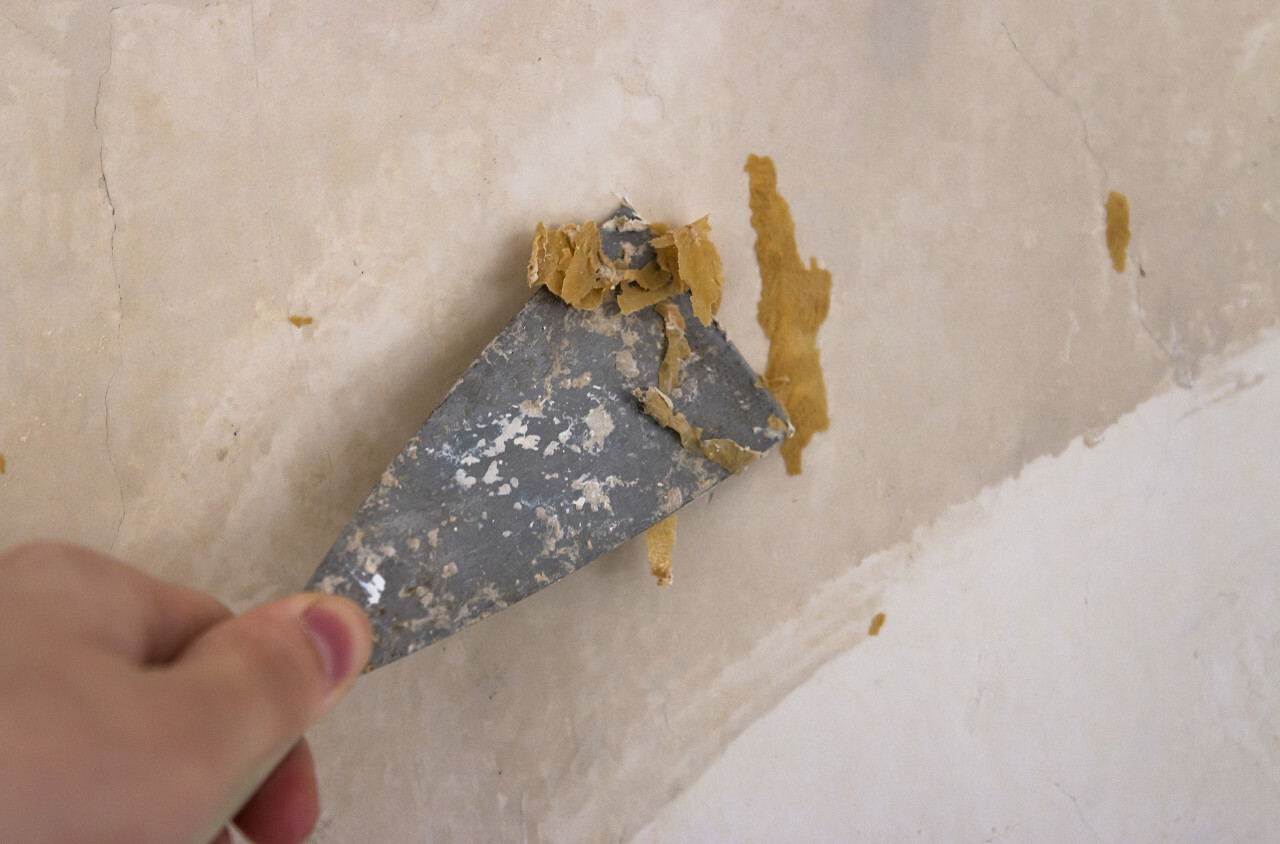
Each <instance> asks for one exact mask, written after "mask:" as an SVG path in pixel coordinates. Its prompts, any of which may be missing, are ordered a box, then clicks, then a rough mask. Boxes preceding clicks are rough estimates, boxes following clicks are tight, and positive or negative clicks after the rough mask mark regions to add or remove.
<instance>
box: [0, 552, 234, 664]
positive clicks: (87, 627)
mask: <svg viewBox="0 0 1280 844" xmlns="http://www.w3.org/2000/svg"><path fill="white" fill-rule="evenodd" d="M0 579H2V580H3V583H4V589H2V590H0V635H3V636H6V637H7V636H13V637H15V638H18V639H28V640H31V641H33V642H36V643H37V647H38V646H39V643H40V642H41V641H42V640H43V639H44V638H64V637H71V638H77V639H80V640H81V641H84V640H88V641H89V642H91V643H92V644H96V645H98V646H101V647H104V648H106V649H108V650H111V651H113V652H115V653H118V654H119V655H121V656H123V657H125V658H126V659H128V660H129V661H131V662H134V663H137V664H140V665H155V664H163V663H166V662H169V661H170V660H172V659H173V658H174V657H176V656H177V655H178V654H179V653H181V652H182V649H183V648H184V647H186V645H187V644H188V643H189V642H191V641H192V640H193V639H195V638H196V637H197V636H199V635H200V634H201V633H203V632H204V631H205V630H207V629H208V628H209V627H211V626H212V625H214V624H217V623H218V622H219V621H222V620H224V619H226V618H229V617H230V616H231V611H230V610H228V609H227V608H226V607H225V606H223V604H222V603H221V602H220V601H218V600H217V599H216V598H214V597H212V596H211V595H207V594H205V593H204V592H200V591H198V590H196V589H190V588H188V587H185V586H179V585H177V584H173V583H166V582H165V581H162V580H157V579H156V578H154V577H151V576H150V575H147V574H144V573H143V572H140V571H138V570H137V569H135V568H132V567H131V566H128V565H125V564H124V563H122V562H120V561H119V560H115V559H112V558H111V557H108V556H106V555H105V554H99V553H97V552H96V551H91V550H89V549H87V548H81V547H78V546H75V545H67V544H64V543H54V542H42V543H37V544H33V545H25V546H21V547H19V548H16V549H14V550H12V551H9V552H7V553H5V554H0ZM33 619H34V620H36V624H37V625H39V627H40V628H42V629H38V630H36V631H33V630H32V629H31V627H32V620H33ZM13 625H21V626H22V627H23V629H21V630H12V629H7V628H9V627H10V626H13Z"/></svg>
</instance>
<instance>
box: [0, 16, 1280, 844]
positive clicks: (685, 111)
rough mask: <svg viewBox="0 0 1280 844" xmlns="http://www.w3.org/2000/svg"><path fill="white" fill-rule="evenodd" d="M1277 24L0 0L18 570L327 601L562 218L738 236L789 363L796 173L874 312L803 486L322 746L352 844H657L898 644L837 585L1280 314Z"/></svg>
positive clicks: (439, 671)
mask: <svg viewBox="0 0 1280 844" xmlns="http://www.w3.org/2000/svg"><path fill="white" fill-rule="evenodd" d="M1278 22H1280V17H1277V12H1276V9H1275V6H1274V4H1272V3H1267V2H1261V0H1246V1H1245V2H1238V3H1233V4H1230V8H1226V9H1224V8H1221V7H1218V6H1213V5H1209V4H1203V3H1194V2H1184V1H1183V0H1177V2H1166V3H1158V4H1137V3H1131V4H1120V5H1117V4H1114V3H1104V2H1100V0H1090V2H1083V3H1076V4H1066V5H1063V4H1059V5H1058V6H1056V7H1049V6H1046V5H1045V4H1034V3H1021V4H1020V3H1016V2H996V3H978V2H971V0H965V2H959V3H944V2H935V1H933V0H911V2H894V0H854V2H841V0H829V2H820V0H813V2H805V3H796V4H779V3H753V4H746V3H729V2H708V3H702V4H695V5H692V6H691V5H689V4H677V3H669V2H654V3H643V4H639V3H634V4H617V3H611V2H598V3H594V4H587V3H569V2H553V1H552V0H539V2H528V3H499V2H476V3H461V2H452V0H436V1H435V2H418V0H412V1H411V0H399V1H398V2H384V3H377V4H352V3H341V2H332V0H312V2H300V1H297V0H288V1H287V2H281V1H280V0H276V2H269V0H248V2H245V1H243V0H240V1H238V2H237V1H234V0H232V1H229V2H223V3H203V2H180V1H179V0H172V2H129V1H128V0H113V2H109V3H108V2H97V0H85V2H60V3H48V2H37V0H0V80H3V85H0V127H3V128H2V129H0V168H2V170H0V173H2V176H0V232H3V234H0V267H2V268H3V269H2V270H0V348H2V349H3V353H2V354H0V453H2V454H4V456H5V458H6V473H5V474H4V475H3V476H0V541H2V542H3V543H5V544H8V543H11V542H17V541H20V540H23V539H28V538H33V537H37V536H56V537H60V538H64V539H70V540H75V541H78V542H82V543H85V544H87V545H90V546H93V547H95V548H99V549H103V550H107V549H110V550H111V551H113V552H114V553H116V554H117V555H119V556H121V557H123V558H125V559H128V560H130V561H132V562H134V563H136V564H137V565H139V566H141V567H143V568H145V569H147V570H148V571H151V572H153V573H156V574H158V575H160V576H163V577H166V578H170V579H173V580H177V581H181V582H184V583H187V584H190V585H194V586H197V587H200V588H203V589H206V590H209V591H211V592H213V593H214V594H216V595H218V596H219V597H220V598H222V599H223V600H224V601H226V602H228V603H229V604H230V605H231V606H233V607H235V608H238V609H239V608H244V607H247V606H250V605H251V604H253V603H256V602H258V601H262V600H266V599H269V598H272V597H277V596H280V595H283V594H287V593H288V592H290V591H292V590H294V589H296V588H298V587H299V586H300V585H301V584H302V583H303V582H304V581H305V579H306V577H307V575H308V574H309V573H310V572H311V570H312V569H313V568H314V566H315V565H316V563H317V562H318V561H319V559H320V558H321V556H323V554H324V552H325V550H327V548H328V546H329V544H330V543H331V542H332V541H333V539H334V537H336V536H337V534H338V532H339V531H340V530H341V528H342V526H343V525H344V524H345V523H346V520H347V519H348V518H349V517H350V515H351V514H352V513H353V512H354V511H355V509H356V507H357V506H358V505H359V504H360V502H361V501H362V500H363V499H364V497H365V495H366V493H367V492H368V490H369V489H370V487H371V486H372V485H373V483H374V482H375V481H376V480H377V478H378V477H379V475H380V474H381V472H382V470H383V469H384V468H385V466H386V465H387V464H388V463H389V461H390V460H391V459H392V457H394V455H395V454H396V453H397V452H398V451H399V449H400V447H401V445H403V443H404V442H405V440H406V439H407V438H408V437H409V435H410V434H411V433H412V432H413V430H414V429H415V428H416V427H417V425H418V424H419V423H420V422H421V420H422V419H423V418H424V417H425V416H426V415H427V413H428V412H429V411H430V410H431V408H432V407H434V406H435V404H436V403H437V402H438V401H439V400H440V399H441V398H442V396H443V395H444V393H445V391H446V390H447V389H448V387H449V386H450V385H451V384H452V383H453V380H454V379H455V378H456V377H457V375H458V374H459V373H460V372H461V371H462V370H463V369H464V368H465V366H466V364H467V363H468V362H469V361H470V360H471V359H472V358H473V357H474V356H475V355H476V353H477V352H478V351H479V350H480V349H481V348H483V346H484V345H485V343H486V342H487V341H488V340H489V339H490V338H491V337H492V336H493V335H494V334H495V333H496V332H497V331H498V329H499V328H500V327H501V326H502V325H503V324H504V323H505V322H506V320H507V319H508V318H509V317H510V316H511V315H512V314H514V313H515V312H516V311H517V310H518V309H519V307H520V305H521V303H522V302H523V301H524V299H525V297H527V295H528V293H527V291H526V290H525V288H524V286H523V273H524V264H525V260H526V258H527V245H528V241H529V237H530V235H531V233H532V229H533V226H534V224H535V223H536V222H537V221H538V220H547V221H549V222H561V221H567V220H580V219H586V218H592V217H600V216H602V215H604V214H606V213H608V212H609V211H611V210H612V208H613V207H615V206H616V204H617V198H618V196H620V195H625V196H627V197H629V198H630V199H631V201H633V202H634V203H635V204H636V205H637V207H639V208H640V209H641V210H642V211H643V212H644V213H645V214H646V216H648V217H649V218H651V219H658V220H662V219H665V220H670V221H672V222H676V223H682V222H687V221H689V220H692V219H694V218H696V217H699V216H701V215H702V214H704V213H710V215H711V223H712V226H713V227H714V234H715V237H716V240H717V243H718V244H719V246H720V250H721V254H722V255H723V257H724V262H725V275H726V277H727V279H728V282H727V284H726V289H725V301H724V306H723V308H722V311H721V320H722V322H723V324H724V326H725V327H726V330H727V331H728V332H729V334H730V336H731V337H732V338H733V339H734V340H735V342H736V343H737V344H738V345H739V347H740V348H741V349H742V350H743V352H744V354H745V355H746V356H747V358H748V360H750V361H751V362H752V363H753V364H755V365H756V366H757V367H762V366H763V362H764V359H765V343H764V339H763V336H762V334H761V332H760V329H759V328H758V326H757V325H756V323H755V304H756V299H757V296H758V291H759V277H758V274H757V271H756V266H755V260H754V255H753V253H752V243H753V241H754V235H753V232H752V231H751V228H750V225H749V211H748V208H747V184H746V176H745V174H744V173H743V172H742V166H743V163H744V162H745V160H746V158H747V155H748V154H749V153H757V154H765V155H770V156H772V157H773V159H774V160H775V162H776V163H777V167H778V174H779V187H780V190H781V192H782V194H783V195H784V196H786V197H787V199H788V200H789V201H790V203H791V206H792V212H793V215H794V217H795V221H796V227H797V235H798V240H799V247H800V249H801V252H802V254H803V255H805V256H808V255H815V256H818V258H819V260H820V262H821V264H822V265H823V266H824V267H826V268H827V269H829V270H830V271H831V273H832V276H833V278H834V285H835V289H834V293H833V298H832V307H831V316H830V318H829V320H828V322H827V323H826V325H825V326H824V328H823V330H822V332H821V334H820V335H819V343H820V347H821V349H822V354H823V360H824V364H825V368H826V381H827V385H828V390H829V393H830V402H831V416H832V428H831V430H830V431H829V432H828V433H826V434H822V435H819V436H818V437H817V438H816V439H815V441H814V443H813V445H812V446H811V447H810V448H809V450H808V452H807V453H806V458H805V463H806V467H807V471H806V474H805V475H803V476H802V477H800V478H788V477H786V476H785V475H784V473H783V469H782V465H781V461H780V460H779V459H777V457H776V456H774V457H771V458H770V459H769V460H768V461H766V462H764V463H763V464H761V465H758V466H755V467H753V468H752V470H751V471H750V472H748V473H747V474H745V475H744V476H742V477H741V478H737V479H734V480H733V481H732V482H731V483H728V484H726V485H724V486H723V487H721V488H720V489H719V490H717V492H716V494H715V496H714V498H713V499H711V500H705V501H700V502H698V503H696V504H695V505H693V506H691V507H690V508H688V509H687V510H686V511H684V513H682V515H681V520H680V525H681V533H680V537H679V542H678V545H677V549H676V554H677V560H676V585H675V587H674V588H672V589H671V590H658V589H657V588H655V587H654V586H653V584H652V581H651V579H650V578H649V576H648V573H647V566H646V562H645V559H644V549H643V547H642V545H641V544H640V543H632V544H630V545H627V546H625V547H623V548H621V549H619V550H618V551H617V552H615V553H613V554H611V555H609V556H607V557H605V558H603V559H601V560H599V561H598V562H596V563H594V564H592V565H591V566H589V567H587V568H586V569H584V570H583V571H581V572H579V573H578V574H576V575H574V576H572V577H570V578H568V579H567V580H565V581H563V582H562V583H559V584H557V585H556V586H554V587H552V588H550V589H548V590H545V591H544V592H542V593H540V594H538V595H537V596H535V597H533V598H531V599H529V600H527V601H525V602H523V603H521V604H519V605H517V606H515V607H513V608H512V609H509V610H507V611H505V612H503V613H501V614H499V615H498V616H496V617H494V618H493V619H491V620H489V621H486V622H485V623H483V624H481V625H478V626H476V627H472V628H469V629H468V630H466V631H463V632H462V633H461V634H459V635H457V636H455V637H453V638H452V639H450V640H448V641H446V642H445V643H443V644H441V645H439V646H437V647H435V648H432V649H430V650H428V651H425V652H423V653H421V654H418V655H416V656H415V657H414V658H412V659H406V660H402V661H401V662H398V663H396V664H394V665H392V666H390V667H388V668H386V669H383V670H381V671H378V672H376V673H375V674H372V675H370V676H369V677H368V678H366V679H365V680H363V681H362V682H361V684H360V687H359V688H358V689H357V690H356V691H355V692H354V693H353V694H352V695H351V696H350V698H349V699H348V700H347V701H346V702H345V703H344V704H343V706H342V707H341V708H340V710H339V711H338V712H336V713H335V715H334V716H333V717H332V718H331V719H330V720H329V721H327V722H326V723H325V724H323V725H322V726H320V727H319V728H318V729H317V730H316V731H315V732H314V734H313V742H314V744H315V747H316V750H317V754H318V755H319V756H320V758H321V763H320V764H321V766H322V773H321V778H322V786H323V788H324V792H325V797H326V817H325V819H324V821H323V823H322V829H321V831H320V832H319V833H318V834H317V839H318V840H321V841H350V840H394V841H399V840H418V839H422V838H432V837H435V838H445V837H464V834H465V836H466V837H479V838H486V839H489V840H523V839H529V840H539V839H546V840H582V839H590V840H603V839H616V838H625V837H627V836H629V835H632V834H634V833H635V832H636V831H638V830H639V829H640V828H641V827H643V825H644V824H645V823H647V822H648V821H650V820H651V819H652V818H653V817H654V816H655V814H656V813H658V812H659V810H660V809H661V807H662V806H663V805H664V804H665V803H666V802H667V801H668V800H669V798H671V797H672V796H673V795H676V794H678V793H679V792H680V791H681V790H682V789H684V788H686V787H687V786H689V784H690V783H692V782H693V781H694V780H695V778H696V777H697V776H698V775H699V774H700V773H701V772H702V771H704V770H705V769H706V768H707V766H708V765H710V764H712V763H713V762H714V760H715V759H716V758H717V757H718V756H719V755H720V754H721V752H722V751H723V750H724V748H725V747H726V746H727V745H728V744H729V743H730V742H731V741H732V740H733V739H734V737H735V736H737V735H738V734H740V733H741V732H742V731H743V730H744V729H745V728H747V727H748V726H749V725H750V724H751V723H752V722H753V721H755V720H756V719H757V718H758V717H759V716H761V715H762V714H763V713H765V712H767V711H768V710H770V709H771V708H772V707H773V706H774V705H775V704H776V703H777V702H778V701H779V700H781V699H782V698H783V696H785V695H786V694H787V693H788V692H790V691H791V690H792V689H794V688H796V687H797V685H799V684H801V683H803V682H804V681H805V680H806V679H807V678H809V677H810V676H811V675H812V674H813V672H814V671H815V670H817V668H818V667H819V666H821V665H822V664H824V663H826V662H827V661H829V660H831V659H832V658H834V657H837V656H838V655H840V654H842V653H844V652H845V651H847V650H848V649H849V648H851V647H853V646H855V645H858V646H859V647H861V645H859V644H858V643H859V642H862V641H863V640H864V639H865V634H866V629H867V620H868V619H869V617H870V616H871V615H872V614H873V613H874V612H875V611H876V610H877V606H878V603H879V601H880V600H881V598H882V597H883V595H884V593H885V590H887V589H889V588H891V587H892V586H893V584H895V583H896V582H898V581H899V579H901V578H903V577H906V576H907V574H906V571H907V568H908V567H906V566H905V565H904V566H893V565H886V566H881V567H880V571H881V576H880V577H877V578H874V579H865V580H863V581H860V584H861V585H860V586H859V588H858V589H857V590H853V591H851V592H849V593H848V595H847V596H846V598H845V599H844V600H842V601H841V602H839V604H838V605H836V606H833V608H832V609H831V611H830V612H829V613H826V614H825V615H823V617H822V619H821V620H820V621H816V620H814V617H813V614H812V613H809V612H808V611H807V610H806V609H805V608H806V607H810V606H812V602H813V601H815V600H817V599H818V596H820V595H822V594H825V593H824V589H827V588H829V587H830V585H831V584H832V583H835V582H843V581H842V580H841V579H842V578H847V577H848V576H849V575H850V573H851V572H852V571H854V570H855V569H857V567H858V566H859V564H860V562H861V561H862V560H864V559H865V558H867V557H869V556H870V555H873V554H875V553H876V552H879V551H883V550H884V549H887V548H891V547H893V546H895V545H897V544H898V543H900V542H902V541H904V540H907V539H909V538H910V537H911V536H912V535H913V533H914V532H915V531H917V530H918V529H921V528H925V527H927V526H928V525H930V524H931V523H933V522H934V521H935V520H937V519H938V518H940V517H942V516H943V515H944V514H946V513H948V512H951V511H952V508H955V507H957V506H962V505H964V504H965V502H970V501H972V500H974V499H975V498H976V497H977V496H979V495H980V494H981V493H982V491H983V490H984V489H986V488H988V487H990V486H992V485H995V484H999V483H1001V482H1003V481H1005V480H1006V479H1009V478H1011V477H1015V476H1017V475H1018V474H1019V473H1020V471H1021V470H1022V468H1023V467H1024V466H1025V465H1026V464H1028V463H1029V462H1030V461H1033V460H1036V459H1037V458H1045V457H1049V458H1052V457H1054V456H1056V455H1059V454H1061V453H1062V452H1063V450H1064V449H1067V448H1068V446H1069V444H1071V443H1072V442H1073V440H1077V439H1079V438H1081V437H1084V438H1085V439H1086V440H1087V441H1088V442H1094V441H1096V440H1097V438H1098V437H1100V436H1105V431H1106V429H1107V427H1108V426H1109V425H1111V424H1112V423H1114V422H1115V421H1116V420H1117V419H1119V418H1120V417H1121V416H1122V415H1124V414H1126V413H1128V412H1129V411H1131V410H1132V409H1133V408H1135V407H1137V406H1138V405H1139V404H1140V403H1141V402H1143V401H1144V400H1146V399H1148V398H1149V397H1151V396H1153V395H1156V394H1157V393H1161V392H1163V391H1166V390H1170V389H1178V388H1179V387H1181V388H1187V387H1195V386H1196V385H1197V379H1198V378H1201V377H1202V368H1203V362H1204V360H1205V358H1206V355H1211V356H1228V357H1229V356H1231V355H1233V354H1238V353H1240V352H1242V351H1244V350H1247V349H1248V348H1249V347H1250V346H1251V345H1252V344H1254V343H1255V342H1256V341H1257V338H1258V336H1259V332H1260V331H1262V330H1263V329H1265V328H1267V327H1268V326H1270V325H1272V324H1274V323H1275V322H1276V318H1277V315H1278V310H1280V302H1278V301H1277V283H1278V279H1280V273H1278V267H1280V237H1277V234H1280V226H1278V221H1277V213H1280V171H1278V170H1277V168H1276V165H1275V162H1276V160H1277V158H1278V157H1280V128H1278V127H1277V124H1276V121H1277V119H1280V87H1278V86H1277V85H1276V80H1277V79H1280V49H1278V46H1277V41H1278V40H1280V25H1278ZM1111 190H1116V191H1120V192H1122V193H1124V194H1126V195H1127V196H1128V197H1129V200H1130V205H1131V208H1132V228H1133V240H1132V243H1131V245H1130V250H1129V258H1130V260H1129V264H1128V268H1127V271H1126V272H1125V273H1124V274H1117V273H1116V272H1115V271H1114V270H1113V269H1112V266H1111V262H1110V259H1109V256H1108V254H1107V249H1106V242H1105V238H1104V227H1105V220H1104V217H1103V202H1104V200H1105V199H1106V196H1107V193H1108V192H1109V191H1111ZM290 315H306V316H310V317H312V318H313V320H314V322H313V323H312V324H311V325H308V326H306V327H304V328H301V329H299V328H297V327H295V326H294V325H292V324H290V322H289V321H288V317H289V316H290ZM1119 465H1120V464H1117V466H1118V468H1117V469H1116V471H1117V473H1120V474H1122V473H1123V472H1124V471H1127V470H1124V469H1122V468H1119ZM1272 559H1273V560H1274V558H1272ZM1039 562H1040V564H1041V565H1043V566H1045V567H1052V566H1055V565H1060V564H1061V560H1060V559H1059V558H1057V557H1046V558H1045V559H1043V560H1041V561H1039ZM1031 570H1032V571H1033V572H1034V571H1035V567H1034V566H1032V567H1031ZM1154 588H1163V587H1159V586H1157V587H1154ZM1186 599H1187V600H1189V601H1194V600H1196V597H1195V596H1188V597H1187V598H1186ZM890 623H892V619H891V621H890ZM1117 623H1119V622H1117ZM934 644H935V645H936V646H937V647H944V645H945V643H934ZM1069 645H1070V643H1069V642H1068V646H1069ZM922 646H923V645H922ZM1270 648H1271V649H1270V651H1269V652H1268V653H1269V655H1268V657H1267V658H1269V659H1270V660H1272V661H1274V660H1275V658H1276V657H1275V644H1274V642H1272V643H1271V645H1270ZM1188 740H1190V739H1188ZM1271 758H1272V759H1273V760H1274V756H1273V757H1271Z"/></svg>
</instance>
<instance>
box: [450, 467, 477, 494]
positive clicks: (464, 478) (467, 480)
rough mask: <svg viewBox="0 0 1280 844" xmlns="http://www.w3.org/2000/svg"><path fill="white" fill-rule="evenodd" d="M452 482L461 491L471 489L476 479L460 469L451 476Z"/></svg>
mask: <svg viewBox="0 0 1280 844" xmlns="http://www.w3.org/2000/svg"><path fill="white" fill-rule="evenodd" d="M453 481H454V483H456V484H457V485H458V486H460V487H462V488H463V489H471V487H473V486H475V485H476V479H475V478H473V477H471V476H470V475H468V474H467V473H466V472H465V471H463V470H462V469H459V470H458V471H457V472H456V473H455V474H454V476H453Z"/></svg>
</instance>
